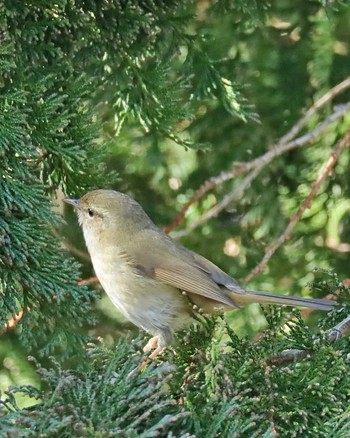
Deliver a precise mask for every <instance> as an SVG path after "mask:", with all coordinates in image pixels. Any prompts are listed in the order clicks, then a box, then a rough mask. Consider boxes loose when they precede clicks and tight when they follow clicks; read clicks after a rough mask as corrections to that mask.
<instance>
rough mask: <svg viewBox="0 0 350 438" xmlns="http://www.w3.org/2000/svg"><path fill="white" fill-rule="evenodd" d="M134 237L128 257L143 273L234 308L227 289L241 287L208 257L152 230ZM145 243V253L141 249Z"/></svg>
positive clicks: (240, 291) (240, 290) (241, 290)
mask: <svg viewBox="0 0 350 438" xmlns="http://www.w3.org/2000/svg"><path fill="white" fill-rule="evenodd" d="M136 240H137V243H136V242H135V243H136V244H135V246H134V251H133V254H132V258H133V259H134V263H135V266H136V267H137V269H138V270H139V271H140V272H142V274H143V275H146V276H148V277H151V278H153V279H155V280H158V281H161V282H163V283H165V284H167V285H170V286H173V287H176V288H177V289H180V290H182V291H185V292H189V293H193V294H197V295H201V296H203V297H206V298H209V299H211V300H214V301H218V302H220V303H223V304H226V305H228V306H231V307H238V306H237V305H236V304H235V302H234V300H233V299H232V297H231V296H232V295H231V294H230V293H229V291H228V290H227V289H229V290H234V291H236V292H237V293H242V292H243V291H244V289H242V288H241V287H240V286H239V285H238V283H237V282H236V281H235V280H233V279H232V278H231V277H229V276H228V275H227V274H225V273H224V272H223V271H221V270H220V269H219V268H218V267H217V266H215V265H214V264H213V263H211V262H209V260H207V259H205V258H204V257H201V256H199V255H197V254H195V253H193V252H192V251H190V250H188V249H186V248H185V247H183V246H182V245H180V244H178V243H177V242H175V241H174V240H173V239H171V238H170V237H169V236H166V235H164V234H162V233H160V232H158V231H156V230H155V231H153V230H147V234H140V235H139V236H137V238H136ZM146 242H147V244H148V246H149V251H148V252H147V253H145V251H144V248H145V243H146ZM138 248H140V249H141V248H142V249H143V250H138ZM146 248H147V246H146ZM243 293H244V292H243Z"/></svg>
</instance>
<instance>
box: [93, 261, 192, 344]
mask: <svg viewBox="0 0 350 438" xmlns="http://www.w3.org/2000/svg"><path fill="white" fill-rule="evenodd" d="M92 261H93V265H94V269H95V272H96V275H97V277H98V278H99V280H100V283H101V285H102V287H103V289H104V290H105V292H106V293H107V295H108V296H109V298H110V300H111V301H112V303H113V304H114V305H115V306H116V307H117V308H118V309H119V310H120V312H121V313H122V314H123V315H124V316H125V317H126V318H127V319H129V320H130V321H131V322H132V323H134V324H135V325H136V326H138V327H140V328H142V329H143V330H145V331H147V332H148V333H150V334H152V335H153V336H159V337H160V343H161V344H163V345H166V344H169V343H171V342H172V340H173V334H174V332H176V331H177V330H179V329H181V328H183V327H185V326H186V325H189V324H190V323H191V321H192V318H191V305H190V303H189V302H188V299H187V297H186V296H184V295H183V294H182V293H181V291H179V290H178V289H175V288H173V287H172V286H168V285H165V284H162V283H159V282H158V281H155V280H153V279H151V278H147V277H144V276H142V275H141V274H140V273H138V271H136V270H133V269H132V268H131V267H130V265H129V264H128V263H118V266H117V267H116V265H115V262H114V263H113V264H112V263H110V262H109V261H108V258H107V257H104V258H103V260H101V259H99V260H94V257H92Z"/></svg>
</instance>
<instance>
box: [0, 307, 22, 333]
mask: <svg viewBox="0 0 350 438" xmlns="http://www.w3.org/2000/svg"><path fill="white" fill-rule="evenodd" d="M28 311H29V309H28ZM22 316H23V310H20V311H19V312H18V313H17V314H16V315H15V316H14V317H13V318H11V319H9V320H8V321H7V323H6V324H5V325H4V328H3V329H2V330H0V335H2V334H4V333H6V332H7V331H9V330H11V329H13V328H15V327H16V325H17V323H18V322H19V321H20V320H21V319H22Z"/></svg>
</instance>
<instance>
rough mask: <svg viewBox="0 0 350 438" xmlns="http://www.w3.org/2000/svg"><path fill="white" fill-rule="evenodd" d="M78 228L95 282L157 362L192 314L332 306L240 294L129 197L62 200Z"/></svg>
mask: <svg viewBox="0 0 350 438" xmlns="http://www.w3.org/2000/svg"><path fill="white" fill-rule="evenodd" d="M64 202H66V203H68V204H71V205H73V206H74V207H75V209H76V212H77V215H78V222H79V224H80V226H81V227H82V230H83V234H84V239H85V242H86V246H87V249H88V252H89V254H90V257H91V261H92V265H93V268H94V271H95V273H96V276H97V278H98V279H99V282H100V284H101V285H102V287H103V289H104V290H105V292H106V293H107V295H108V296H109V298H110V300H111V301H112V303H113V304H114V305H115V306H116V307H117V308H118V309H119V311H120V312H121V313H122V314H123V315H124V316H125V317H126V318H127V319H128V320H129V321H131V322H132V323H133V324H135V325H136V326H137V327H139V328H140V329H142V330H144V331H146V332H147V333H148V334H150V335H151V336H152V338H151V339H150V340H149V342H148V343H147V345H146V346H145V348H144V351H147V352H151V351H153V352H152V353H151V354H150V356H149V358H153V357H155V356H156V355H157V354H159V353H160V352H161V351H162V350H163V349H164V347H166V346H168V345H170V344H172V343H173V341H174V337H175V336H176V333H177V332H178V331H179V330H181V329H184V328H186V327H188V326H189V325H190V324H191V323H192V322H193V320H194V319H193V318H194V313H195V309H198V310H199V311H200V312H203V313H205V314H213V313H216V312H226V311H229V310H232V309H238V308H240V307H241V306H244V305H246V304H250V303H260V304H275V305H284V306H302V307H309V308H314V309H320V310H326V311H327V310H330V309H331V308H332V307H333V306H334V304H335V302H334V301H331V300H328V299H313V298H303V297H294V296H286V295H280V294H274V293H269V292H258V291H254V290H249V289H245V288H244V287H242V286H241V285H240V284H239V283H238V282H237V281H236V280H235V279H234V278H232V277H231V276H229V275H228V274H226V273H225V272H224V271H223V270H221V269H220V268H219V267H218V266H216V265H215V264H214V263H212V262H211V261H209V260H208V259H206V258H205V257H203V256H201V255H199V254H197V253H196V252H194V251H191V250H190V249H188V248H186V247H184V246H183V245H182V244H181V243H179V242H177V241H176V240H174V239H173V238H172V237H171V236H169V235H168V234H165V233H164V232H163V231H162V230H161V229H160V228H158V227H157V226H156V225H155V223H154V222H153V221H152V220H151V218H150V217H149V216H148V215H147V214H146V212H145V211H144V210H143V208H142V207H141V205H140V204H139V203H138V202H136V201H135V200H134V199H133V198H131V197H130V196H128V195H127V194H124V193H121V192H118V191H115V190H109V189H98V190H93V191H90V192H88V193H86V194H84V195H83V196H82V197H81V198H80V199H74V198H65V199H64Z"/></svg>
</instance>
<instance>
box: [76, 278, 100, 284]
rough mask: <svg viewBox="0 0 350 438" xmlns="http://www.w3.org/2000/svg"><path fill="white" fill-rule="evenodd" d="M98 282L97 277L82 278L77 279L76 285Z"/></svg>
mask: <svg viewBox="0 0 350 438" xmlns="http://www.w3.org/2000/svg"><path fill="white" fill-rule="evenodd" d="M95 283H99V280H98V278H97V277H90V278H84V279H83V280H79V281H78V286H85V285H86V284H95Z"/></svg>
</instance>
